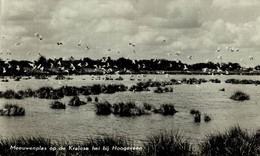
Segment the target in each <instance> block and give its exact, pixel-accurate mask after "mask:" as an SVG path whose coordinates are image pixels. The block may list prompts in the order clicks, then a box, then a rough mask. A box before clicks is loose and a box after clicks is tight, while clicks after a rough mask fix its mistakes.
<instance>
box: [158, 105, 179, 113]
mask: <svg viewBox="0 0 260 156" xmlns="http://www.w3.org/2000/svg"><path fill="white" fill-rule="evenodd" d="M177 112H178V111H176V110H175V108H174V105H173V104H169V103H166V104H163V105H161V107H160V108H156V109H154V113H160V114H163V115H174V114H175V113H177Z"/></svg>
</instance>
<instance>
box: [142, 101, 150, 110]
mask: <svg viewBox="0 0 260 156" xmlns="http://www.w3.org/2000/svg"><path fill="white" fill-rule="evenodd" d="M143 105H144V109H145V110H148V111H150V110H152V105H151V104H148V103H144V104H143Z"/></svg>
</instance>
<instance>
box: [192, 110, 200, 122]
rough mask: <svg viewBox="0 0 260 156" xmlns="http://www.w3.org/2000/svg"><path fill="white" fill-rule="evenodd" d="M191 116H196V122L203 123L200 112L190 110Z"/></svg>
mask: <svg viewBox="0 0 260 156" xmlns="http://www.w3.org/2000/svg"><path fill="white" fill-rule="evenodd" d="M190 114H192V115H193V116H194V122H200V121H201V114H200V111H199V110H196V109H192V110H190Z"/></svg>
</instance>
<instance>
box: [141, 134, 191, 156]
mask: <svg viewBox="0 0 260 156" xmlns="http://www.w3.org/2000/svg"><path fill="white" fill-rule="evenodd" d="M193 153H194V152H193V149H192V145H191V144H190V143H189V142H188V141H187V140H184V139H182V138H181V137H180V135H178V134H173V132H163V133H159V134H157V135H151V136H149V137H148V141H147V142H146V143H144V148H143V153H142V155H144V156H173V155H183V156H184V155H187V156H189V155H193Z"/></svg>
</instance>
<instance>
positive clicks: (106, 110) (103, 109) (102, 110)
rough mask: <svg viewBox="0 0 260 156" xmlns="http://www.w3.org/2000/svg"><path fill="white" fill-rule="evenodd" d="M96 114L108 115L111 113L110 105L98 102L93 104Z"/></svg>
mask: <svg viewBox="0 0 260 156" xmlns="http://www.w3.org/2000/svg"><path fill="white" fill-rule="evenodd" d="M95 106H96V113H97V114H99V115H109V114H111V113H112V110H111V108H112V105H111V104H110V103H109V102H108V101H104V102H98V103H96V104H95Z"/></svg>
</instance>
